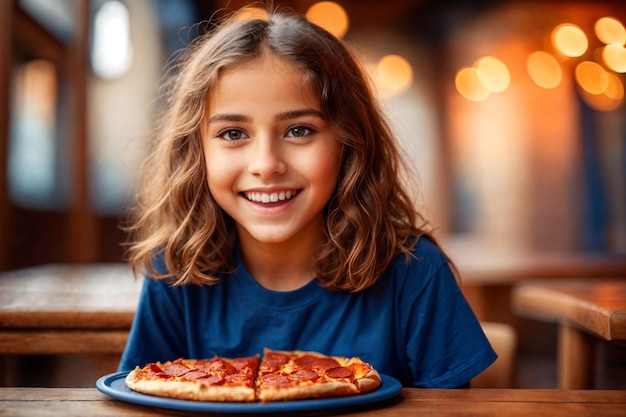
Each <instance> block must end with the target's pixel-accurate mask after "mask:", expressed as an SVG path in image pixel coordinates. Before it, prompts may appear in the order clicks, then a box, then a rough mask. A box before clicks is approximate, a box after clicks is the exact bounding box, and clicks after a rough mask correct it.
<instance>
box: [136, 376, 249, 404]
mask: <svg viewBox="0 0 626 417" xmlns="http://www.w3.org/2000/svg"><path fill="white" fill-rule="evenodd" d="M140 371H141V368H139V367H137V368H135V370H133V371H131V372H130V373H129V374H128V375H127V376H126V380H125V382H126V385H127V386H128V388H130V389H131V390H133V391H137V392H140V393H142V394H150V395H156V396H159V397H168V398H176V399H181V400H194V401H220V402H229V401H233V402H252V401H255V399H256V398H255V390H254V388H251V387H242V386H232V385H209V384H206V383H202V381H180V380H175V379H172V380H167V379H152V380H149V379H143V378H141V376H140V373H139V372H140Z"/></svg>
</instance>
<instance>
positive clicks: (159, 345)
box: [118, 278, 186, 371]
mask: <svg viewBox="0 0 626 417" xmlns="http://www.w3.org/2000/svg"><path fill="white" fill-rule="evenodd" d="M182 303H183V297H182V292H181V291H180V289H179V288H178V287H177V288H172V287H170V285H169V283H168V281H164V280H153V279H150V278H145V279H144V282H143V287H142V290H141V295H140V297H139V304H138V306H137V311H136V313H135V317H134V319H133V324H132V326H131V330H130V334H129V336H128V341H127V343H126V348H125V349H124V353H123V354H122V358H121V361H120V364H119V367H118V370H119V371H126V370H131V369H134V368H135V366H144V365H145V364H147V363H150V362H156V361H166V360H174V359H176V358H178V357H181V356H184V355H185V352H186V345H185V343H186V342H185V340H186V338H185V320H184V314H183V313H182Z"/></svg>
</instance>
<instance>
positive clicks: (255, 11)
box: [235, 6, 267, 20]
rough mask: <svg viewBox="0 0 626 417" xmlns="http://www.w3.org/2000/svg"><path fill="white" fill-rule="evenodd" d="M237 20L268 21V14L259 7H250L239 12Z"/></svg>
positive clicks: (236, 16)
mask: <svg viewBox="0 0 626 417" xmlns="http://www.w3.org/2000/svg"><path fill="white" fill-rule="evenodd" d="M235 19H236V20H254V19H261V20H267V13H266V12H265V10H263V9H260V8H258V7H253V6H248V7H242V8H241V9H239V10H238V13H237V15H235Z"/></svg>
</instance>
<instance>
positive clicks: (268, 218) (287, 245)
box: [119, 12, 495, 388]
mask: <svg viewBox="0 0 626 417" xmlns="http://www.w3.org/2000/svg"><path fill="white" fill-rule="evenodd" d="M179 64H180V65H178V66H176V67H174V69H175V76H173V77H171V78H170V79H171V82H172V85H169V86H168V87H169V88H168V89H167V100H166V101H165V104H164V106H165V109H164V112H165V114H164V117H163V118H162V122H161V125H160V126H159V129H158V138H157V139H158V141H157V143H156V148H155V150H154V153H153V155H152V157H151V159H150V160H149V161H148V164H147V169H148V172H147V175H146V179H147V182H146V184H145V189H144V190H143V192H142V193H141V195H140V196H139V199H138V203H137V205H136V207H135V211H134V214H135V215H134V217H133V219H134V222H133V224H132V230H133V231H134V237H135V239H134V242H133V243H132V245H131V247H130V252H129V253H130V263H131V265H132V267H133V268H134V270H135V271H136V272H137V273H139V272H145V273H146V276H147V279H146V280H145V281H144V287H143V291H142V294H141V299H140V302H139V306H138V310H137V313H136V316H135V320H134V323H133V326H132V330H131V332H130V337H129V340H128V344H127V346H126V350H125V352H124V354H123V357H122V361H121V363H120V367H119V369H120V370H128V369H132V368H134V367H135V366H136V365H140V366H143V365H144V364H146V363H148V362H154V361H158V360H161V361H165V360H171V359H176V358H178V357H185V358H209V357H213V356H214V355H219V356H224V357H239V356H251V355H254V354H256V353H262V352H263V348H264V347H268V348H271V349H277V350H312V351H318V352H321V353H324V354H327V355H340V356H359V357H361V358H362V359H363V360H365V361H367V362H369V363H371V364H372V365H373V366H374V367H375V368H376V369H377V370H378V371H379V372H381V373H383V374H387V375H389V376H393V377H395V378H396V379H398V380H400V381H401V382H402V384H403V385H405V386H415V387H441V388H454V387H459V386H466V385H467V383H468V382H469V381H470V380H471V379H472V378H473V377H474V376H476V375H478V374H479V373H481V372H482V371H483V370H484V369H486V368H487V367H488V366H489V365H490V364H491V363H492V362H493V361H494V360H495V353H494V352H493V350H492V348H491V346H490V345H489V343H488V341H487V339H486V338H485V336H484V334H483V332H482V330H481V327H480V325H479V323H478V321H477V320H476V317H475V316H474V314H473V312H472V310H471V308H470V307H469V305H468V303H467V302H466V300H465V299H464V297H463V295H462V293H461V291H460V289H459V286H458V285H457V282H456V279H455V275H454V274H453V272H452V269H451V265H450V263H449V262H448V259H447V257H446V256H445V255H444V253H443V252H442V250H441V249H440V248H439V247H438V246H437V244H436V243H435V241H434V239H433V238H432V236H431V235H430V234H429V231H428V230H427V224H426V221H425V220H424V219H423V218H422V216H420V215H419V213H417V212H416V210H415V204H414V201H413V200H412V198H411V196H410V193H409V192H408V187H407V186H406V185H404V184H403V181H402V178H404V176H403V173H404V172H405V171H404V169H403V166H404V165H403V164H404V163H403V162H402V158H401V157H400V153H399V151H398V148H397V144H396V142H395V141H394V137H393V135H392V133H391V130H390V128H389V126H388V124H387V122H386V121H385V119H384V117H383V115H382V113H381V111H380V110H379V107H378V106H377V103H376V100H375V99H374V98H373V96H372V92H371V91H370V89H369V87H368V82H367V79H366V77H365V76H364V73H363V71H362V69H361V67H360V66H359V65H358V63H357V61H356V59H355V58H354V57H353V55H352V54H351V53H350V52H349V51H348V49H347V48H346V46H345V45H344V44H343V43H342V42H341V41H340V40H338V39H336V38H334V37H333V36H332V35H330V34H329V33H327V32H326V31H324V30H323V29H321V28H319V27H317V26H315V25H313V24H311V23H309V22H308V21H306V20H304V19H302V18H300V17H297V16H295V15H291V14H280V13H277V12H268V17H267V19H255V20H245V19H240V18H238V16H237V15H235V16H233V17H231V18H230V19H228V20H225V21H224V22H223V23H222V24H221V25H220V26H218V27H215V28H214V29H213V30H212V31H210V32H209V33H207V34H206V35H203V36H201V37H199V38H197V39H196V40H195V41H194V42H193V43H192V44H191V45H190V46H189V47H188V48H187V50H186V53H185V54H184V56H182V57H181V60H180V63H179Z"/></svg>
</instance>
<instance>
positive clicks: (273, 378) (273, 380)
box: [261, 374, 291, 387]
mask: <svg viewBox="0 0 626 417" xmlns="http://www.w3.org/2000/svg"><path fill="white" fill-rule="evenodd" d="M261 383H262V385H265V386H271V387H285V386H289V385H291V383H290V381H289V378H288V377H287V376H286V375H282V374H266V375H262V376H261Z"/></svg>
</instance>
